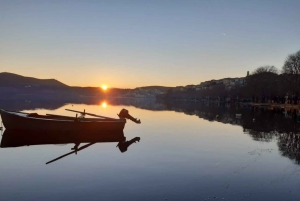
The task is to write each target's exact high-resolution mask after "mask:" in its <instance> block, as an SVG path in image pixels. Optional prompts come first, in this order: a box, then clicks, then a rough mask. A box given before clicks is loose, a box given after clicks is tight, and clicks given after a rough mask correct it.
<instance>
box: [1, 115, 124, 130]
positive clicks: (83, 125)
mask: <svg viewBox="0 0 300 201" xmlns="http://www.w3.org/2000/svg"><path fill="white" fill-rule="evenodd" d="M0 113H1V118H2V122H3V125H4V127H5V128H6V129H23V130H27V129H28V130H54V131H99V132H100V131H116V130H123V129H124V126H125V123H126V120H124V119H120V120H114V121H111V120H110V121H109V120H107V121H106V120H98V121H96V120H94V119H93V120H91V121H89V119H82V120H80V119H75V118H74V119H50V118H36V117H28V116H26V115H23V116H19V115H16V114H15V113H13V112H8V111H5V110H0Z"/></svg>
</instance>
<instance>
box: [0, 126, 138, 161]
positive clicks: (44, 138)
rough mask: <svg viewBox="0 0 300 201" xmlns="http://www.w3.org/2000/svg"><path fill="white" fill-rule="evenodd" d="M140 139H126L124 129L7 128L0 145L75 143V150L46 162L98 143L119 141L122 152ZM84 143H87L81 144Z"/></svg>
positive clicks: (6, 146) (9, 146) (7, 146)
mask: <svg viewBox="0 0 300 201" xmlns="http://www.w3.org/2000/svg"><path fill="white" fill-rule="evenodd" d="M137 141H140V138H139V137H135V138H133V139H132V140H129V141H126V137H125V136H124V133H123V131H122V130H117V131H106V132H100V133H99V132H95V131H94V132H91V131H89V132H87V131H86V132H82V131H74V132H68V131H51V130H45V129H43V130H29V129H6V130H5V131H4V133H3V136H2V140H1V144H0V147H1V148H12V147H21V146H32V145H53V144H54V145H57V144H70V143H71V144H74V147H73V148H72V150H73V151H71V152H69V153H67V154H64V155H62V156H60V157H58V158H55V159H53V160H51V161H49V162H47V163H46V164H49V163H52V162H54V161H57V160H59V159H61V158H64V157H66V156H68V155H71V154H73V153H75V154H77V153H78V152H79V151H81V150H83V149H85V148H88V147H89V146H91V145H93V144H96V143H113V142H115V143H118V144H117V147H119V149H120V151H121V152H125V151H127V149H128V147H129V146H130V145H132V144H133V143H135V142H137ZM82 143H87V144H85V145H82V146H80V144H82Z"/></svg>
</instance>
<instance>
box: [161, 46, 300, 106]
mask: <svg viewBox="0 0 300 201" xmlns="http://www.w3.org/2000/svg"><path fill="white" fill-rule="evenodd" d="M157 98H158V99H163V100H182V99H188V100H191V99H195V100H209V101H248V102H276V103H294V104H299V103H300V102H299V101H300V50H299V51H298V52H296V53H293V54H290V55H288V57H287V58H286V60H285V62H284V64H283V66H282V68H281V70H279V69H277V68H276V67H275V66H269V65H266V66H261V67H258V68H257V69H255V70H254V71H253V72H251V74H250V75H248V76H247V77H245V83H244V84H243V85H242V86H235V87H233V88H232V89H230V90H228V89H225V85H224V84H223V83H214V84H211V85H210V86H209V87H208V88H207V89H201V90H198V91H197V90H196V89H195V88H186V90H184V91H176V90H174V88H173V89H169V90H168V91H167V92H166V93H164V94H161V95H159V96H157Z"/></svg>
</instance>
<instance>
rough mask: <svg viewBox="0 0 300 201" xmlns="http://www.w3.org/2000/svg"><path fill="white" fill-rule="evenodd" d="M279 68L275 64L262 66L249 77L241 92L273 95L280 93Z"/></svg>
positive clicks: (255, 94)
mask: <svg viewBox="0 0 300 201" xmlns="http://www.w3.org/2000/svg"><path fill="white" fill-rule="evenodd" d="M277 73H278V70H277V68H275V67H274V66H262V67H259V68H257V69H255V70H254V71H253V72H252V73H251V75H250V76H248V77H247V80H246V83H247V84H246V86H245V87H243V88H242V91H241V94H242V95H245V96H248V97H249V96H252V95H254V96H258V97H271V96H272V95H274V94H277V93H278V81H279V75H278V74H277Z"/></svg>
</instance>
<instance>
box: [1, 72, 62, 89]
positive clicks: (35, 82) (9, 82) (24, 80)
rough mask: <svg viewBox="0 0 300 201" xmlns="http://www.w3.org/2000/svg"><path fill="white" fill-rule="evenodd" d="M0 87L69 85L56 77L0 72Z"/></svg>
mask: <svg viewBox="0 0 300 201" xmlns="http://www.w3.org/2000/svg"><path fill="white" fill-rule="evenodd" d="M0 87H17V88H20V87H47V88H48V87H51V88H52V87H54V88H67V87H68V85H66V84H63V83H61V82H59V81H57V80H55V79H37V78H32V77H24V76H21V75H17V74H13V73H7V72H4V73H0Z"/></svg>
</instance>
